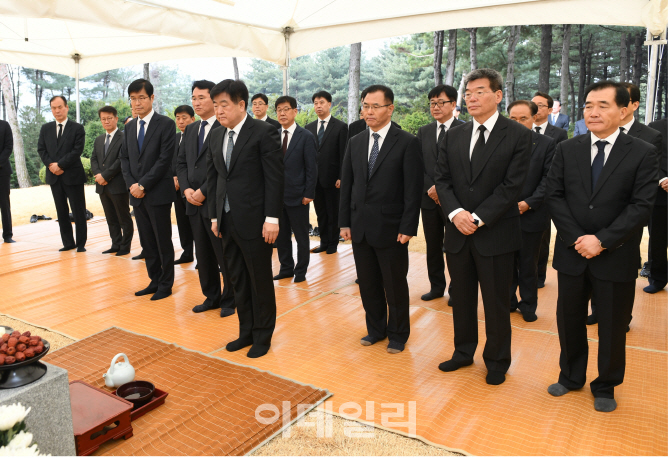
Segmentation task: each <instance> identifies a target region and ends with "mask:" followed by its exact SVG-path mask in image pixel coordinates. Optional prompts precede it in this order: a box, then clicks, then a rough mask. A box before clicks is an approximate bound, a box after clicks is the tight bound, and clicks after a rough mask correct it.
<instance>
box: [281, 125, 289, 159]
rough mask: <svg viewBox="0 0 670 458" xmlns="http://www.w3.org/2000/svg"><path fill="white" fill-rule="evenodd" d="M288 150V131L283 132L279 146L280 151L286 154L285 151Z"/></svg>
mask: <svg viewBox="0 0 670 458" xmlns="http://www.w3.org/2000/svg"><path fill="white" fill-rule="evenodd" d="M287 148H288V130H285V131H284V141H283V142H282V144H281V150H282V151H283V152H284V154H286V149H287Z"/></svg>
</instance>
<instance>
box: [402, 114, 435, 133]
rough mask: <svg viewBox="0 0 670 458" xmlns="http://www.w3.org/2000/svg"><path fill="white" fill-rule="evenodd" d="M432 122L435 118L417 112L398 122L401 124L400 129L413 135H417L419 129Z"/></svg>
mask: <svg viewBox="0 0 670 458" xmlns="http://www.w3.org/2000/svg"><path fill="white" fill-rule="evenodd" d="M432 121H433V118H432V117H431V116H430V115H429V114H428V113H425V112H422V111H415V112H413V113H409V114H407V115H405V116H403V117H402V118H400V119H399V120H398V121H397V122H398V124H400V127H402V130H405V131H407V132H409V133H410V134H412V135H416V133H417V131H418V130H419V127H421V126H425V125H426V124H428V123H430V122H432Z"/></svg>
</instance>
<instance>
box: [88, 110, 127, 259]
mask: <svg viewBox="0 0 670 458" xmlns="http://www.w3.org/2000/svg"><path fill="white" fill-rule="evenodd" d="M98 116H99V117H100V122H101V123H102V127H103V129H105V133H104V134H101V135H99V136H98V138H96V139H95V142H94V143H93V154H91V172H93V175H94V176H95V192H97V193H98V194H100V202H101V203H102V209H103V210H104V211H105V218H106V219H107V227H108V228H109V236H110V238H111V239H112V247H111V248H110V249H108V250H105V251H103V252H102V254H109V253H116V255H117V256H124V255H127V254H129V253H130V244H131V243H132V241H133V232H134V230H135V229H134V228H133V219H132V218H131V216H130V208H129V207H130V204H129V198H130V196H129V194H128V188H127V187H126V183H125V181H124V180H123V174H122V173H121V159H120V158H119V151H121V145H123V132H121V131H120V130H119V128H118V127H117V124H118V122H119V116H118V113H117V111H116V108H114V107H113V106H110V105H105V106H104V107H102V108H100V109H99V110H98Z"/></svg>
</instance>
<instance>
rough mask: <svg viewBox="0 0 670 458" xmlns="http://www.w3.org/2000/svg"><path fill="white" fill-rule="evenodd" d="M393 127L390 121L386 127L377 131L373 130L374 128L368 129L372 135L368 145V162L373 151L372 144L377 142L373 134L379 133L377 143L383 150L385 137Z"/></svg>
mask: <svg viewBox="0 0 670 458" xmlns="http://www.w3.org/2000/svg"><path fill="white" fill-rule="evenodd" d="M390 128H391V121H389V123H388V124H386V125H385V126H384V127H382V128H381V129H379V130H378V131H377V132H373V131H372V129H368V131H369V132H368V133H369V135H370V144H369V145H368V162H370V153H372V146H373V145H374V143H375V139H374V137H373V136H372V134H379V138H378V139H377V144H378V145H379V151H381V150H382V143H384V139H385V138H386V136H387V135H388V133H389V129H390Z"/></svg>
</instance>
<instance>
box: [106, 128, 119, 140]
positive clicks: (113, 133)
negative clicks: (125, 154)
mask: <svg viewBox="0 0 670 458" xmlns="http://www.w3.org/2000/svg"><path fill="white" fill-rule="evenodd" d="M118 130H119V128H118V127H117V128H116V129H114V130H113V131H112V132H105V135H111V136H112V138H114V135H115V134H116V132H118Z"/></svg>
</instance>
